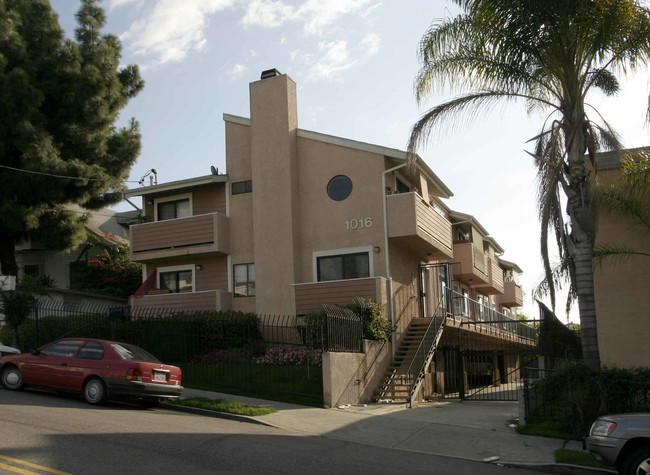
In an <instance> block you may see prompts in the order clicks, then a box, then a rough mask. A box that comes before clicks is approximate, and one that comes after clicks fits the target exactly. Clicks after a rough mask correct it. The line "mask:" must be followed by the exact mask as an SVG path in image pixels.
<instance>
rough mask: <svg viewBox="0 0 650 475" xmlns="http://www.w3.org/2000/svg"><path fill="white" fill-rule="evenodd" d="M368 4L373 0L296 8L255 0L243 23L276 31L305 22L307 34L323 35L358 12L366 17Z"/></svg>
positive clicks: (315, 1) (316, 0)
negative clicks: (287, 25)
mask: <svg viewBox="0 0 650 475" xmlns="http://www.w3.org/2000/svg"><path fill="white" fill-rule="evenodd" d="M368 3H370V0H307V1H305V2H304V3H303V4H302V5H300V6H299V7H298V8H294V7H292V6H291V5H287V4H285V3H284V2H283V1H282V0H253V1H251V2H250V3H249V4H248V6H247V7H246V13H245V15H244V18H243V19H242V24H243V25H244V26H245V27H251V26H262V27H266V28H273V27H278V26H282V25H284V24H285V23H286V22H289V21H298V22H303V23H304V26H303V28H304V32H305V33H306V34H307V35H317V36H322V35H323V34H324V33H329V31H326V29H327V28H328V27H331V26H332V25H335V24H336V23H337V21H338V20H340V19H341V18H342V17H343V16H345V15H349V14H351V13H357V12H359V14H360V15H366V14H367V12H366V11H363V8H364V7H365V6H366V5H367V4H368ZM371 8H374V7H371Z"/></svg>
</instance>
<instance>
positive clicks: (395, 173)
mask: <svg viewBox="0 0 650 475" xmlns="http://www.w3.org/2000/svg"><path fill="white" fill-rule="evenodd" d="M270 73H271V74H270V75H269V77H265V76H264V75H263V77H265V78H264V79H262V80H260V81H257V82H254V83H252V84H251V85H250V97H251V104H250V108H251V117H250V118H244V117H238V116H232V115H228V114H224V121H225V125H226V131H225V133H226V165H227V174H219V173H218V172H217V171H216V170H214V169H213V170H212V174H210V175H206V176H202V177H197V178H192V179H187V180H180V181H176V182H170V183H163V184H158V185H153V186H148V187H142V188H138V189H133V190H129V192H127V196H128V197H133V196H141V197H142V208H143V210H144V217H145V221H148V222H145V223H143V224H134V225H132V226H131V259H132V260H134V261H137V262H140V263H142V265H143V281H144V284H143V286H142V288H141V289H140V290H139V292H138V293H136V295H135V296H133V297H131V299H130V304H131V307H132V313H133V314H134V315H135V314H137V312H138V309H145V308H146V309H149V308H159V309H163V308H165V309H183V310H225V309H233V310H240V311H244V312H255V313H257V314H259V315H262V316H263V315H293V316H300V315H305V314H309V313H313V312H319V311H322V309H323V304H339V305H348V304H350V303H351V302H352V299H353V298H354V297H363V298H366V299H369V298H371V299H374V300H376V301H377V302H379V303H380V304H382V305H383V306H384V309H385V315H387V316H388V317H389V318H390V319H391V320H392V321H393V322H394V323H395V325H396V334H395V338H394V345H396V346H397V345H399V344H400V343H401V341H402V340H403V337H404V335H405V334H406V333H407V331H409V327H410V326H411V323H412V321H414V320H417V319H420V318H422V317H431V316H434V315H443V316H444V315H447V316H454V320H455V321H456V328H457V329H458V330H455V331H453V332H449V334H448V335H444V336H443V339H442V341H441V342H440V344H441V345H443V344H447V345H456V346H458V338H459V337H458V335H460V334H461V333H463V334H473V335H474V337H472V338H473V339H474V341H479V340H480V341H481V342H482V344H483V345H484V346H485V345H488V346H489V345H490V344H492V346H491V348H492V349H493V350H495V349H496V348H498V347H499V348H501V347H500V346H499V345H501V344H504V345H505V343H504V342H507V343H508V345H511V344H512V342H516V343H517V344H519V345H529V344H530V341H529V340H525V341H524V340H523V339H522V338H521V334H518V333H517V331H516V325H514V324H513V325H510V326H508V325H505V324H504V323H507V322H509V321H511V320H512V321H514V320H515V318H516V317H515V313H516V308H517V307H519V306H521V305H522V304H523V297H522V292H521V287H520V286H519V284H518V275H519V274H520V273H521V269H519V267H518V266H517V265H516V264H514V263H511V262H508V261H504V260H501V259H500V255H501V254H502V253H503V249H502V248H501V247H500V246H499V244H498V243H497V242H496V241H495V240H494V239H493V238H492V237H491V236H489V234H488V232H487V230H485V229H484V228H483V226H481V225H480V223H479V222H478V221H477V220H476V219H475V218H474V217H472V216H470V215H468V214H463V213H459V212H455V211H452V210H450V209H449V208H448V207H447V205H445V204H444V202H443V200H446V199H448V198H450V197H451V196H452V193H451V191H450V190H449V189H448V188H447V186H446V185H445V184H444V183H443V182H442V181H441V180H440V179H439V178H438V177H437V176H436V174H435V173H434V172H433V171H432V170H431V169H430V168H429V167H428V166H427V164H426V163H425V162H424V161H423V160H422V159H420V158H419V157H418V158H417V162H416V168H415V170H413V171H410V170H409V169H408V167H407V166H406V165H407V158H408V157H407V153H406V152H404V151H401V150H396V149H392V148H387V147H382V146H379V145H372V144H368V143H363V142H357V141H354V140H349V139H345V138H341V137H334V136H330V135H325V134H321V133H317V132H312V131H308V130H304V129H300V128H298V118H297V108H296V85H295V83H294V82H293V80H292V79H291V78H290V77H288V76H286V75H279V73H277V72H276V71H275V70H272V71H271V72H270ZM206 168H207V166H206ZM142 311H144V310H142ZM504 312H505V314H504ZM463 319H465V320H472V321H476V322H488V321H490V322H495V323H494V324H493V325H492V327H490V328H491V329H492V330H491V331H486V328H487V327H481V328H478V327H477V326H476V325H475V326H474V327H470V326H466V325H465V326H463V325H461V321H463ZM452 323H453V322H451V323H448V324H452ZM461 330H462V332H461ZM533 338H534V337H533ZM490 342H491V343H490ZM505 346H507V345H505ZM505 346H504V347H505ZM439 356H440V355H439ZM490 358H491V357H490ZM495 358H496V356H495ZM513 364H514V363H513ZM513 364H511V363H509V362H506V361H505V360H504V359H503V357H502V358H501V360H499V361H496V359H495V361H494V365H492V360H490V363H489V364H486V366H489V367H491V368H492V369H491V371H492V372H493V374H494V373H496V372H497V368H500V369H501V371H502V372H505V371H506V367H507V368H511V367H512V366H513ZM443 366H444V365H443V364H442V363H441V364H439V365H437V368H438V370H437V372H438V373H439V374H442V373H444V370H443V369H442V368H443ZM441 378H442V377H441ZM503 378H505V375H503ZM437 384H438V389H437V390H439V387H440V385H442V384H443V383H442V379H441V380H440V381H439V382H438V383H437Z"/></svg>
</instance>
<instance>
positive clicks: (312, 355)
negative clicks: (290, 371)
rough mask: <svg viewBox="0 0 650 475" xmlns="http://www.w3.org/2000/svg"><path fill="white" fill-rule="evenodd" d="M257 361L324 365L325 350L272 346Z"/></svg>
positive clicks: (274, 363)
mask: <svg viewBox="0 0 650 475" xmlns="http://www.w3.org/2000/svg"><path fill="white" fill-rule="evenodd" d="M255 363H257V364H269V365H286V366H306V365H309V366H322V365H323V350H322V349H319V348H303V347H297V346H292V345H278V346H272V347H270V348H268V349H267V350H266V354H265V355H264V356H260V357H258V358H256V359H255Z"/></svg>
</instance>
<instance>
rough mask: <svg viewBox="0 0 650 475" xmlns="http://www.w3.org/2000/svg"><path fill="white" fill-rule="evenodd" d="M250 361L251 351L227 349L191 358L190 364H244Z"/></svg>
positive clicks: (246, 349)
mask: <svg viewBox="0 0 650 475" xmlns="http://www.w3.org/2000/svg"><path fill="white" fill-rule="evenodd" d="M250 359H251V351H250V350H249V349H248V348H227V349H225V350H215V351H210V352H209V353H205V354H203V355H197V356H195V357H194V358H193V360H192V363H204V364H214V363H246V362H248V361H250Z"/></svg>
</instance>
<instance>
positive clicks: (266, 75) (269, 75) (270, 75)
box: [260, 68, 280, 79]
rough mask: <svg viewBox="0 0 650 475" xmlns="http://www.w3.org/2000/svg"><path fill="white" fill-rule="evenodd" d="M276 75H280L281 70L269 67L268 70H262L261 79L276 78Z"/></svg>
mask: <svg viewBox="0 0 650 475" xmlns="http://www.w3.org/2000/svg"><path fill="white" fill-rule="evenodd" d="M276 76H280V71H278V70H277V69H275V68H273V69H267V70H266V71H262V76H261V77H260V79H268V78H274V77H276Z"/></svg>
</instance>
